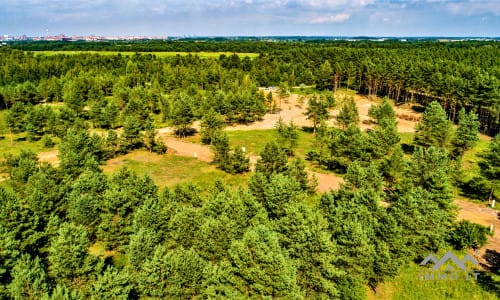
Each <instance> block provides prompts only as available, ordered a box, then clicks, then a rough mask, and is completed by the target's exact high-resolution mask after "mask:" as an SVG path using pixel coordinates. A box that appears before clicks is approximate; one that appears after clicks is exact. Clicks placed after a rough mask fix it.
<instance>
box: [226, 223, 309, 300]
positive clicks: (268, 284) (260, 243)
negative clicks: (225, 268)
mask: <svg viewBox="0 0 500 300" xmlns="http://www.w3.org/2000/svg"><path fill="white" fill-rule="evenodd" d="M229 255H230V256H231V264H232V272H233V278H232V280H233V281H234V283H233V284H234V286H235V287H236V288H237V289H238V290H239V292H240V293H241V294H243V295H244V296H245V297H247V298H262V297H277V298H286V299H297V298H300V294H299V287H298V286H297V284H296V267H295V266H294V264H293V262H292V261H291V260H290V258H289V257H288V255H287V254H286V252H285V251H283V249H282V248H281V247H280V245H279V239H278V236H277V234H276V233H275V232H273V231H271V230H269V229H268V228H267V227H266V226H264V225H259V226H257V227H255V228H250V229H249V230H248V231H247V232H245V234H244V235H243V239H241V240H237V241H234V242H233V243H232V245H231V249H230V250H229Z"/></svg>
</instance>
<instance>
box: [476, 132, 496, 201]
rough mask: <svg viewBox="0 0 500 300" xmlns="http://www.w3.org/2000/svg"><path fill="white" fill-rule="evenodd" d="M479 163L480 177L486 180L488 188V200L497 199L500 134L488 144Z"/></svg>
mask: <svg viewBox="0 0 500 300" xmlns="http://www.w3.org/2000/svg"><path fill="white" fill-rule="evenodd" d="M482 156H483V159H482V160H481V161H480V162H479V166H480V167H481V175H482V176H483V177H485V178H486V179H488V180H489V181H490V182H489V186H490V199H491V198H492V197H493V196H494V197H496V199H499V194H500V192H499V191H498V189H499V188H500V134H497V135H496V136H495V138H493V139H492V140H491V141H490V143H489V147H488V150H486V151H485V152H484V153H483V154H482Z"/></svg>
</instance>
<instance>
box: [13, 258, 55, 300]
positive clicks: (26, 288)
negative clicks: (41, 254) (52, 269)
mask: <svg viewBox="0 0 500 300" xmlns="http://www.w3.org/2000/svg"><path fill="white" fill-rule="evenodd" d="M48 282H49V280H48V276H47V274H46V272H45V268H44V266H43V264H42V262H41V261H40V258H38V257H35V259H32V258H31V257H30V256H29V255H27V254H25V255H23V256H21V258H19V259H18V260H17V262H16V265H15V266H14V269H13V270H12V281H11V283H10V284H9V286H8V288H9V291H10V296H11V297H12V298H14V299H40V298H41V297H42V295H44V294H45V293H47V292H48V290H49V284H48Z"/></svg>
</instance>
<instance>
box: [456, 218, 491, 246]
mask: <svg viewBox="0 0 500 300" xmlns="http://www.w3.org/2000/svg"><path fill="white" fill-rule="evenodd" d="M488 234H489V230H488V228H487V227H484V226H482V225H479V224H475V223H471V222H469V221H467V220H462V221H460V222H459V223H458V224H456V225H455V228H453V231H452V232H451V233H450V234H449V240H450V243H451V244H452V245H453V246H454V247H455V248H456V249H458V250H461V249H465V248H474V249H477V248H480V247H482V246H484V245H485V244H486V242H487V241H488V238H487V235H488Z"/></svg>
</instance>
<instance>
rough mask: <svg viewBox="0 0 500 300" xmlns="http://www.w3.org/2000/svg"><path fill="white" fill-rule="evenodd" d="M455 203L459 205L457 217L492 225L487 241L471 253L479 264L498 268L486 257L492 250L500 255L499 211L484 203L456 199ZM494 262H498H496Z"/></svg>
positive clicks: (487, 225) (488, 225)
mask: <svg viewBox="0 0 500 300" xmlns="http://www.w3.org/2000/svg"><path fill="white" fill-rule="evenodd" d="M455 204H456V205H458V207H460V210H459V212H458V217H457V218H458V219H459V220H468V221H471V222H473V223H477V224H481V225H483V226H486V227H488V228H489V227H490V226H491V225H493V229H494V230H493V235H492V236H490V237H488V243H487V244H486V245H485V246H483V247H481V249H479V253H478V254H477V253H473V255H474V256H475V258H476V259H478V261H479V262H480V263H481V264H483V265H486V266H487V267H496V268H499V267H500V266H498V265H496V266H493V265H492V263H491V262H490V261H489V259H488V258H487V257H488V256H489V255H490V253H494V252H497V255H500V218H499V217H500V212H499V211H497V210H495V209H492V208H490V207H486V206H485V205H481V204H476V203H472V202H469V201H466V200H460V199H457V200H455ZM497 259H498V258H497ZM496 263H497V264H498V262H496Z"/></svg>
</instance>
